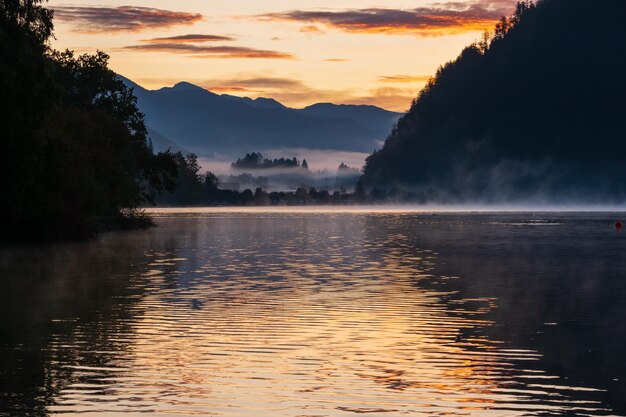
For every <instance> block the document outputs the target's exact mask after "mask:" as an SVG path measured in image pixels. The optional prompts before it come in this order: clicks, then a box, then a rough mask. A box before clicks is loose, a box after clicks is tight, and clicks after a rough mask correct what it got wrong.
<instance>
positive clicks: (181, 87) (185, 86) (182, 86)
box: [172, 81, 207, 91]
mask: <svg viewBox="0 0 626 417" xmlns="http://www.w3.org/2000/svg"><path fill="white" fill-rule="evenodd" d="M172 90H177V91H188V90H202V91H207V90H205V89H204V88H202V87H198V86H197V85H195V84H191V83H189V82H187V81H181V82H179V83H176V84H174V86H173V87H172Z"/></svg>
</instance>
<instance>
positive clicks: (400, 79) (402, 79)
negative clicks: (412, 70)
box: [378, 75, 432, 83]
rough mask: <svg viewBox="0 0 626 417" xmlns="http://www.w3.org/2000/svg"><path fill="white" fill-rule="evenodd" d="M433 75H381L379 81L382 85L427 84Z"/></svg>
mask: <svg viewBox="0 0 626 417" xmlns="http://www.w3.org/2000/svg"><path fill="white" fill-rule="evenodd" d="M431 78H432V75H381V76H380V77H378V81H380V82H382V83H425V82H428V81H429V80H430V79H431Z"/></svg>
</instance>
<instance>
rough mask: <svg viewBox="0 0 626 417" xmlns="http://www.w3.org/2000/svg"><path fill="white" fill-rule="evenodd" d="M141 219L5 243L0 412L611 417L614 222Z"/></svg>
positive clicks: (173, 213)
mask: <svg viewBox="0 0 626 417" xmlns="http://www.w3.org/2000/svg"><path fill="white" fill-rule="evenodd" d="M155 215H156V217H157V222H158V225H159V226H158V227H157V228H153V229H151V230H148V231H137V232H117V233H108V234H105V235H103V236H102V237H101V238H99V239H97V240H95V241H92V242H88V243H75V244H59V245H54V246H46V247H35V248H25V247H21V248H12V249H6V248H5V249H1V250H0V313H1V319H2V320H1V322H0V415H2V416H11V417H13V416H28V415H37V416H38V415H41V416H47V415H54V414H61V415H62V414H69V415H73V414H78V413H81V414H82V415H94V416H116V415H124V416H132V415H135V416H143V415H146V413H148V414H149V415H151V416H181V415H182V416H192V415H203V416H242V417H245V416H250V417H266V416H267V417H283V416H289V417H314V416H315V417H318V416H355V415H366V416H384V417H387V416H389V417H391V416H421V415H436V416H441V415H446V416H474V415H476V416H522V415H529V416H532V415H601V416H608V415H621V416H624V415H626V233H624V232H622V233H617V232H616V231H615V229H614V227H613V225H612V222H613V221H615V218H616V217H617V215H616V214H608V213H593V214H589V213H578V214H575V213H569V214H568V213H482V214H480V213H479V214H468V213H466V214H463V213H440V214H439V215H437V216H433V215H432V214H430V213H416V212H402V211H387V212H385V211H378V212H373V211H367V210H363V211H346V210H340V211H323V210H322V211H309V212H307V211H306V210H304V211H303V210H301V211H288V210H269V211H263V210H247V211H246V210H244V211H239V212H233V211H229V210H210V209H207V210H161V211H156V214H155Z"/></svg>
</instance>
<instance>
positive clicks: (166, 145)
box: [148, 128, 190, 155]
mask: <svg viewBox="0 0 626 417" xmlns="http://www.w3.org/2000/svg"><path fill="white" fill-rule="evenodd" d="M148 137H149V138H150V140H151V141H152V148H153V149H154V151H155V152H163V151H167V150H168V149H169V150H170V151H172V152H181V153H183V154H185V155H186V154H188V153H190V151H189V150H187V149H185V148H183V147H181V146H180V145H179V144H178V143H176V142H174V141H172V140H170V139H168V138H166V137H165V136H163V135H162V134H160V133H159V132H157V131H156V130H154V129H151V128H148Z"/></svg>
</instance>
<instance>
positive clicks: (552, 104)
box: [363, 0, 626, 202]
mask: <svg viewBox="0 0 626 417" xmlns="http://www.w3.org/2000/svg"><path fill="white" fill-rule="evenodd" d="M609 10H610V13H611V15H613V16H621V15H625V14H626V3H625V2H615V1H609V0H600V1H598V2H594V3H593V4H590V3H589V2H585V1H582V0H541V1H538V2H536V3H533V2H521V3H519V4H518V6H517V8H516V11H515V14H514V15H513V16H512V17H510V18H502V19H501V21H500V22H499V23H498V24H497V26H496V28H495V32H494V33H493V34H487V35H486V36H483V38H482V40H481V41H479V42H478V43H476V44H474V45H470V46H469V47H467V48H465V49H464V50H463V52H462V53H461V54H460V56H459V57H458V58H457V59H456V60H454V61H453V62H450V63H448V64H446V65H444V66H443V67H442V68H440V69H439V71H438V72H437V75H436V76H435V77H434V78H433V79H432V80H431V81H430V82H429V83H428V84H427V86H426V87H425V88H424V89H423V90H422V91H421V92H420V94H419V95H418V97H417V98H416V99H415V100H414V102H413V104H412V106H411V109H410V111H409V112H408V113H407V114H406V115H405V116H404V117H402V118H401V119H400V120H399V121H398V123H397V125H396V126H395V127H394V129H393V130H392V132H391V134H390V135H389V137H388V138H387V141H386V142H385V144H384V146H383V147H382V149H381V150H379V151H377V152H375V153H374V154H373V155H371V156H370V157H369V158H368V159H367V162H366V166H365V170H364V177H363V180H364V183H365V184H366V186H367V187H368V188H369V189H371V188H373V187H376V186H377V187H379V188H386V189H389V188H390V187H393V186H395V187H397V188H399V189H403V190H404V192H406V193H409V192H410V193H414V194H415V195H417V196H418V199H422V200H424V201H428V200H439V201H465V200H470V199H471V200H483V201H496V200H501V201H504V200H506V201H515V200H522V199H549V200H557V199H558V200H559V201H563V200H572V201H573V200H576V201H581V200H586V201H595V202H597V201H598V199H602V201H611V200H612V201H624V200H625V199H626V165H625V164H624V162H623V150H622V148H623V146H624V140H625V136H624V129H623V111H624V109H625V108H626V105H625V101H624V100H625V97H626V78H625V77H624V74H626V57H625V56H624V55H623V54H622V53H620V51H622V50H623V47H624V45H625V44H626V26H624V25H619V24H611V23H610V22H609V20H607V17H608V16H607V11H609Z"/></svg>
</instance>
